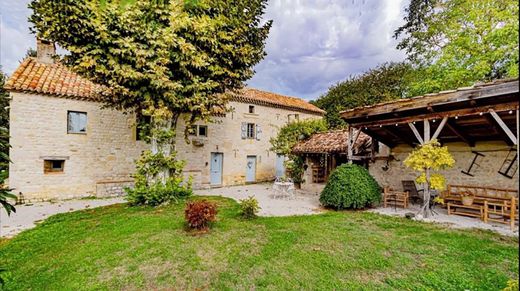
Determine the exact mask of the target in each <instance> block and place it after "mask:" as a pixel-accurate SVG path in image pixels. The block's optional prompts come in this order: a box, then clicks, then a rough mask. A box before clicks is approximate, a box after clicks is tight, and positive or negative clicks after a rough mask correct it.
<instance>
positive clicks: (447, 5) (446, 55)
mask: <svg viewBox="0 0 520 291" xmlns="http://www.w3.org/2000/svg"><path fill="white" fill-rule="evenodd" d="M406 12H407V14H406V16H405V24H404V25H403V26H401V27H399V28H398V29H397V30H396V31H395V37H396V38H398V39H400V42H399V44H398V46H397V47H398V48H399V49H402V50H405V51H406V52H407V55H408V59H409V60H410V61H411V63H412V64H413V65H414V67H415V68H416V69H417V74H416V79H415V81H414V82H413V84H412V85H411V87H410V94H412V95H418V94H424V93H430V92H434V91H439V90H444V89H452V88H456V87H460V86H467V85H471V84H473V83H475V82H477V81H489V80H492V79H497V78H507V77H518V20H519V19H518V0H501V1H496V0H411V2H410V5H409V7H408V8H407V10H406Z"/></svg>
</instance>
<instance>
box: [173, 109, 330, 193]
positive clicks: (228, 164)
mask: <svg viewBox="0 0 520 291" xmlns="http://www.w3.org/2000/svg"><path fill="white" fill-rule="evenodd" d="M250 105H253V106H255V113H253V114H251V113H248V112H249V106H250ZM228 106H229V107H230V108H233V112H230V113H227V114H226V116H225V117H216V118H214V122H213V123H209V124H205V125H207V126H208V136H207V137H190V140H193V139H197V140H198V141H199V145H195V144H194V143H193V142H192V143H190V144H187V143H185V142H184V135H183V131H184V128H185V124H184V121H183V119H182V118H181V120H180V122H179V126H178V136H177V143H176V149H177V151H178V155H179V157H180V158H182V159H184V160H186V162H187V163H186V167H185V174H186V175H191V176H193V178H194V186H196V187H198V188H208V187H210V186H211V185H210V157H211V153H222V154H223V179H222V185H223V186H229V185H240V184H244V183H245V175H246V164H247V156H256V161H257V165H256V180H257V182H261V181H268V180H272V179H274V176H275V163H276V153H274V152H272V151H270V150H269V149H270V148H271V144H270V143H269V139H270V138H272V137H275V136H276V135H277V134H278V131H279V129H280V128H281V127H282V126H283V125H285V124H287V123H288V122H289V121H293V120H294V118H295V114H298V118H299V119H300V120H304V119H309V118H312V119H315V118H321V117H320V116H317V115H314V114H307V113H302V112H298V111H293V110H287V109H282V108H274V107H267V106H261V105H254V104H247V103H239V102H230V103H229V105H228ZM244 122H248V123H255V124H257V125H259V126H260V129H261V131H262V132H261V136H260V138H259V139H242V137H241V125H242V123H244ZM198 124H204V123H200V122H199V123H198ZM200 142H201V143H203V145H202V146H201V145H200Z"/></svg>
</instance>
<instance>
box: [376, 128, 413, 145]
mask: <svg viewBox="0 0 520 291" xmlns="http://www.w3.org/2000/svg"><path fill="white" fill-rule="evenodd" d="M383 129H384V130H386V132H388V134H390V135H391V136H392V137H393V138H395V139H397V140H402V141H404V142H405V143H406V144H408V145H409V146H411V147H415V144H414V140H412V139H410V138H408V136H407V135H406V134H402V133H400V132H397V131H396V130H395V128H394V126H385V127H383Z"/></svg>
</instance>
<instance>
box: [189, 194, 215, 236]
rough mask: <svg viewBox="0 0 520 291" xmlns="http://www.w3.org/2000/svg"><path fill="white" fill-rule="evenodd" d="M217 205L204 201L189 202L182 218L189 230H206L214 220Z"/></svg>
mask: <svg viewBox="0 0 520 291" xmlns="http://www.w3.org/2000/svg"><path fill="white" fill-rule="evenodd" d="M216 215H217V205H216V204H215V203H211V202H208V201H206V200H199V201H191V202H188V203H187V204H186V209H185V210H184V217H185V218H186V222H187V224H188V226H189V227H190V228H193V229H198V230H207V229H208V228H209V225H210V223H211V222H214V221H215V220H216Z"/></svg>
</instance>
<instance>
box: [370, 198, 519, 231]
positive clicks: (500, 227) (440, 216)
mask: <svg viewBox="0 0 520 291" xmlns="http://www.w3.org/2000/svg"><path fill="white" fill-rule="evenodd" d="M418 210H419V207H418V206H416V205H413V206H411V207H410V208H408V209H403V208H397V209H394V208H393V207H386V208H383V207H380V208H375V209H371V210H369V211H370V212H376V213H380V214H384V215H390V216H401V217H404V216H405V214H406V213H408V212H411V213H414V214H415V213H417V212H418ZM435 211H436V212H437V214H436V215H434V216H432V217H429V218H423V219H422V221H425V222H433V223H440V224H443V225H445V226H447V227H450V228H461V229H464V228H479V229H487V230H492V231H496V232H498V233H500V234H502V235H507V236H516V237H518V226H517V227H516V228H515V229H514V230H511V228H510V226H509V224H500V223H484V222H483V221H482V220H479V219H478V218H473V217H466V216H460V215H448V212H447V211H446V209H442V208H440V207H437V208H436V209H435Z"/></svg>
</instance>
